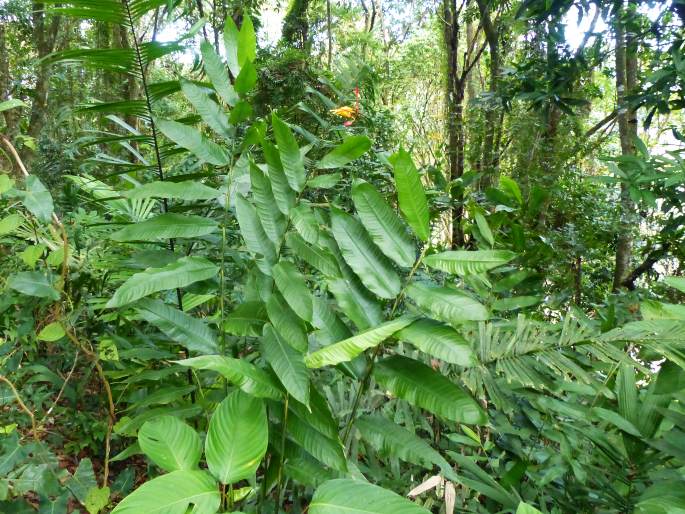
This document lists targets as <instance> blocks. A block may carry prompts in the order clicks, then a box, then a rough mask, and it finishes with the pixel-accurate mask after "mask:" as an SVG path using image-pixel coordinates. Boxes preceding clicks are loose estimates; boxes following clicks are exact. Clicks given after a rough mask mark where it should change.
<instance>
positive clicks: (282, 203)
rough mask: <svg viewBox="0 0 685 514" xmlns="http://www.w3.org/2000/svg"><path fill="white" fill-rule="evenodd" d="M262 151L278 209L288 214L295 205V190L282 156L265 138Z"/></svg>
mask: <svg viewBox="0 0 685 514" xmlns="http://www.w3.org/2000/svg"><path fill="white" fill-rule="evenodd" d="M262 151H263V152H264V160H265V161H266V167H267V170H268V172H269V180H270V181H271V189H272V191H273V194H274V198H275V199H276V205H277V206H278V210H280V211H281V212H282V213H283V214H285V215H288V214H289V213H290V209H292V208H293V207H294V206H295V191H293V189H292V188H291V187H290V184H289V183H288V178H287V177H286V176H285V172H284V171H283V164H282V163H281V156H280V155H279V153H278V148H276V147H275V146H274V145H273V144H271V143H270V142H269V141H267V140H266V139H264V140H263V141H262Z"/></svg>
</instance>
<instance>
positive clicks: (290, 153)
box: [271, 113, 307, 192]
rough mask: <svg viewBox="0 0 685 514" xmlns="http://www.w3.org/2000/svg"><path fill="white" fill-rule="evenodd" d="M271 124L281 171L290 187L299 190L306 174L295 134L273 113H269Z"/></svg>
mask: <svg viewBox="0 0 685 514" xmlns="http://www.w3.org/2000/svg"><path fill="white" fill-rule="evenodd" d="M271 125H272V127H273V131H274V137H275V138H276V143H277V144H278V153H279V155H280V158H281V164H282V166H283V172H284V173H285V176H286V178H287V179H288V184H289V185H290V187H291V188H292V189H294V190H295V191H297V192H301V191H302V189H303V188H304V184H305V181H306V180H307V179H306V174H305V170H304V159H303V158H302V154H301V153H300V147H299V146H298V145H297V141H296V140H295V136H294V135H293V132H292V130H290V127H289V126H288V125H287V124H286V123H285V122H283V121H281V119H280V118H279V117H278V116H277V115H276V113H273V114H272V115H271Z"/></svg>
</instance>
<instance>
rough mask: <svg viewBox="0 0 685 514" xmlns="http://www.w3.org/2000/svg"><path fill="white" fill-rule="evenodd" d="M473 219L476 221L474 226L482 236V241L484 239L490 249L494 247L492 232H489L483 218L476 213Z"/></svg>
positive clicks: (488, 227)
mask: <svg viewBox="0 0 685 514" xmlns="http://www.w3.org/2000/svg"><path fill="white" fill-rule="evenodd" d="M474 218H475V220H476V225H477V226H478V231H479V232H480V235H481V236H483V239H485V241H487V243H488V244H489V245H490V246H491V247H492V246H495V237H494V236H493V235H492V230H490V225H488V222H487V220H486V219H485V216H483V215H482V214H481V213H480V212H477V213H476V214H475V215H474Z"/></svg>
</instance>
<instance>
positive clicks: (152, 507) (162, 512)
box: [112, 470, 221, 514]
mask: <svg viewBox="0 0 685 514" xmlns="http://www.w3.org/2000/svg"><path fill="white" fill-rule="evenodd" d="M220 504H221V495H220V494H219V488H218V487H217V485H216V482H214V479H213V478H212V477H211V476H210V475H209V474H208V473H207V472H205V471H186V470H179V471H172V472H171V473H169V474H167V475H162V476H159V477H157V478H155V479H153V480H150V481H149V482H145V483H144V484H143V485H141V486H140V487H139V488H138V489H136V490H135V491H133V493H131V494H129V495H128V496H127V497H126V498H124V499H123V500H122V501H121V503H119V505H117V506H116V508H115V509H114V510H113V511H112V514H141V513H142V512H145V513H146V514H183V513H184V512H186V511H187V510H188V508H189V507H190V505H194V508H193V514H215V513H216V511H217V510H219V506H220Z"/></svg>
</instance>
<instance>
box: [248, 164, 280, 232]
mask: <svg viewBox="0 0 685 514" xmlns="http://www.w3.org/2000/svg"><path fill="white" fill-rule="evenodd" d="M250 183H251V184H252V197H253V198H254V203H255V207H256V210H257V215H258V216H259V221H260V223H261V224H262V228H263V229H264V233H265V234H266V235H267V237H268V238H269V239H271V242H273V243H274V244H275V245H278V244H280V242H281V240H282V238H283V232H285V227H286V219H285V217H284V216H283V214H282V213H281V211H279V210H278V209H274V203H275V199H274V195H273V192H272V190H271V183H270V182H269V179H268V177H267V176H266V175H265V174H264V172H263V171H262V170H261V169H260V168H258V167H257V166H256V165H255V164H254V163H250Z"/></svg>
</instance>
